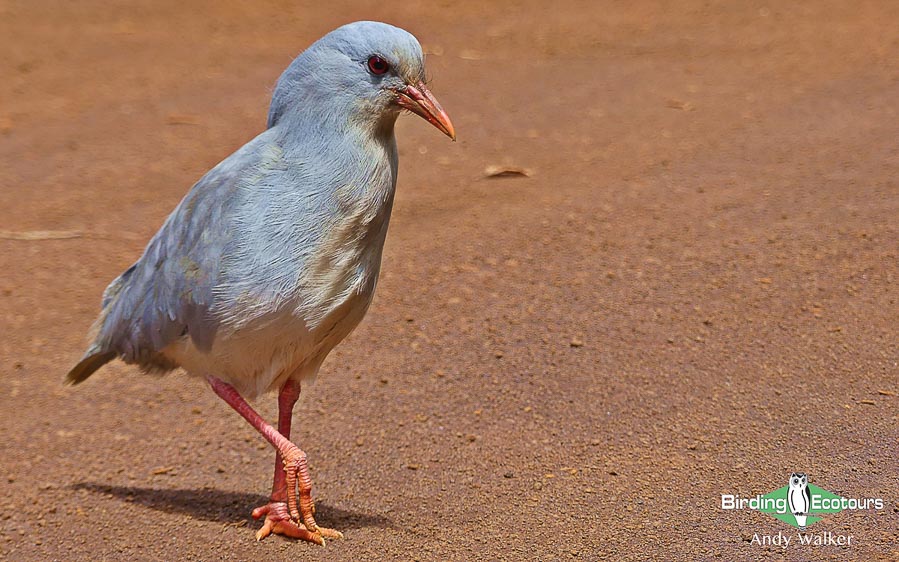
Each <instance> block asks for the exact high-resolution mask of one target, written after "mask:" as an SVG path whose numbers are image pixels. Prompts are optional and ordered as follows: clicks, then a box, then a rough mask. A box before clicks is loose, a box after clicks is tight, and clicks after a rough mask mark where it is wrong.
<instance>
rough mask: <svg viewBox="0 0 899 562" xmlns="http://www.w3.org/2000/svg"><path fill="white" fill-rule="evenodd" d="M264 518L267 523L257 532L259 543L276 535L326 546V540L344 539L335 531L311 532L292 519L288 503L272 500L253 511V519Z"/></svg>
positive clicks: (321, 529)
mask: <svg viewBox="0 0 899 562" xmlns="http://www.w3.org/2000/svg"><path fill="white" fill-rule="evenodd" d="M263 516H264V517H265V521H264V522H263V523H262V527H261V528H260V529H259V530H258V531H256V540H257V541H261V540H262V539H264V538H266V537H268V536H269V535H271V534H275V535H282V536H285V537H290V538H293V539H300V540H304V541H309V542H312V543H315V544H318V545H321V546H324V545H325V539H326V538H328V539H339V538H343V534H342V533H340V531H335V530H334V529H327V528H324V527H317V528H316V530H315V531H314V532H313V531H310V530H309V529H308V528H307V527H306V525H304V524H303V523H299V522H297V521H295V520H294V519H293V518H291V517H290V513H289V511H288V508H287V502H283V501H274V500H272V501H271V502H269V503H268V504H266V505H263V506H260V507H257V508H256V509H254V510H253V519H260V518H262V517H263Z"/></svg>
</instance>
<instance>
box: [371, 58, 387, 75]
mask: <svg viewBox="0 0 899 562" xmlns="http://www.w3.org/2000/svg"><path fill="white" fill-rule="evenodd" d="M368 69H369V70H370V71H371V73H372V74H384V73H385V72H387V71H388V70H390V65H389V64H387V61H386V60H384V59H382V58H381V57H379V56H378V55H372V56H370V57H368Z"/></svg>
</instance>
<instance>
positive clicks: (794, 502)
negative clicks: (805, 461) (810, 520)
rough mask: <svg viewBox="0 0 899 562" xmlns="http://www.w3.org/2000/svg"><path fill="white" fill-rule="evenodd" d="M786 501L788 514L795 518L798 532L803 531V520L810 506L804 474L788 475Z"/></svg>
mask: <svg viewBox="0 0 899 562" xmlns="http://www.w3.org/2000/svg"><path fill="white" fill-rule="evenodd" d="M787 500H788V501H789V502H790V513H792V514H793V516H794V517H795V518H796V524H797V525H799V530H800V531H805V518H806V517H807V516H808V511H809V508H810V507H811V505H812V500H811V496H810V494H809V491H808V475H807V474H806V473H804V472H794V473H793V474H791V475H790V490H789V491H788V492H787Z"/></svg>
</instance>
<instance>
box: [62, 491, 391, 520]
mask: <svg viewBox="0 0 899 562" xmlns="http://www.w3.org/2000/svg"><path fill="white" fill-rule="evenodd" d="M70 487H71V488H72V489H73V490H87V491H88V492H92V493H95V494H104V495H111V496H114V497H117V498H119V499H121V500H124V501H127V502H133V503H136V504H139V505H142V506H145V507H149V508H150V509H155V510H158V511H164V512H166V513H181V514H185V515H190V516H192V517H195V518H197V519H202V520H205V521H215V522H218V523H230V524H241V523H244V522H246V523H251V522H252V521H253V519H252V518H251V517H250V511H251V510H252V509H253V508H254V507H257V506H260V505H264V504H265V503H266V502H268V498H267V497H265V496H261V495H258V494H247V493H240V492H223V491H221V490H215V489H212V488H201V489H194V490H187V489H174V490H172V489H158V488H141V487H137V486H111V485H109V484H98V483H96V482H78V483H76V484H72V485H71V486H70ZM315 518H316V520H318V521H320V522H321V523H322V524H324V525H326V526H328V527H334V528H336V529H361V528H365V527H380V528H393V523H392V522H391V521H390V519H388V518H386V517H384V516H382V515H373V514H369V513H360V512H358V511H349V510H346V509H340V508H339V507H335V506H333V505H329V504H327V503H325V502H316V503H315Z"/></svg>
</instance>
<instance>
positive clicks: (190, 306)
mask: <svg viewBox="0 0 899 562" xmlns="http://www.w3.org/2000/svg"><path fill="white" fill-rule="evenodd" d="M267 136H270V135H267V132H265V133H263V134H262V135H260V136H258V137H256V139H254V140H253V141H251V142H250V143H248V144H246V145H245V146H244V147H243V148H241V149H240V150H238V151H237V152H235V153H234V154H232V155H231V156H230V157H228V158H227V159H225V160H224V161H222V162H221V163H220V164H219V165H218V166H216V167H215V168H213V169H212V170H210V171H209V172H208V173H206V175H204V176H203V177H202V178H201V179H200V180H199V181H198V182H197V183H196V184H195V185H194V186H193V187H192V188H191V190H190V191H189V192H188V194H187V195H186V196H185V197H184V199H183V200H182V201H181V203H180V204H179V205H178V206H177V207H176V208H175V210H174V211H173V212H172V214H171V215H169V217H168V219H166V221H165V223H164V224H163V226H162V228H160V229H159V232H157V233H156V235H155V236H154V237H153V239H152V240H151V241H150V243H149V244H148V245H147V248H146V250H145V251H144V254H143V255H142V256H141V258H140V259H139V260H138V261H137V262H136V263H134V265H132V266H131V267H129V268H128V269H127V270H125V272H124V273H122V274H121V275H120V276H119V277H118V278H116V279H115V280H114V281H113V282H112V283H111V284H110V285H109V287H108V288H107V289H106V291H105V292H104V294H103V305H102V306H103V310H102V312H101V313H100V317H99V319H98V320H97V324H96V326H95V330H96V337H95V339H94V342H93V344H92V345H91V346H90V348H89V349H88V351H87V353H86V354H85V356H84V358H83V359H82V360H81V362H80V363H79V364H78V365H77V366H76V367H75V368H73V369H72V371H71V372H70V373H69V376H68V377H67V380H68V381H69V382H72V383H77V382H81V381H82V380H84V379H86V378H87V377H88V376H90V374H91V373H93V372H94V371H95V370H96V369H98V368H99V367H100V366H102V365H103V364H104V363H106V362H108V361H110V360H111V359H113V358H115V357H116V356H119V357H121V358H122V359H123V360H125V361H126V362H128V363H137V364H140V365H141V366H143V367H145V368H148V369H159V370H168V369H171V368H174V367H175V366H176V365H172V364H170V363H169V362H167V360H166V359H165V358H163V357H162V356H161V355H160V354H159V351H160V350H162V349H163V348H165V347H166V346H167V345H169V344H170V343H172V342H174V341H175V340H177V339H179V338H181V337H183V336H189V337H190V338H191V340H192V341H193V343H194V345H195V346H196V347H197V348H198V349H200V350H204V351H205V350H209V349H210V348H211V347H212V343H213V341H214V339H215V335H216V331H217V329H218V327H219V321H218V319H217V318H216V317H215V316H214V315H213V314H212V313H211V309H212V305H213V289H214V287H215V286H216V282H217V280H218V278H219V276H220V275H221V262H222V259H223V256H224V252H225V248H226V246H227V244H228V243H229V241H230V239H231V237H232V236H233V234H234V225H233V224H232V222H233V216H234V213H233V212H232V211H233V207H234V206H235V205H237V201H236V199H237V197H238V194H237V191H238V189H239V188H240V186H241V184H242V183H243V182H244V181H245V180H246V178H247V177H252V176H253V175H254V174H258V173H259V171H258V168H259V166H258V163H259V159H260V155H261V154H264V150H263V149H264V148H265V147H266V146H267V145H269V143H270V142H271V140H270V139H267V138H265V137H267Z"/></svg>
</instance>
